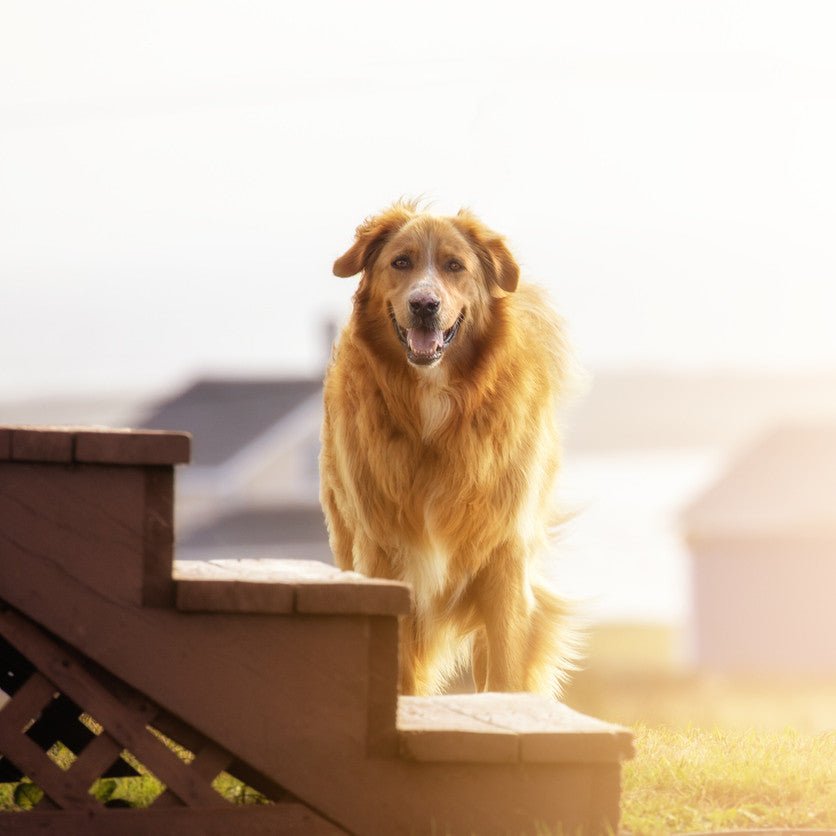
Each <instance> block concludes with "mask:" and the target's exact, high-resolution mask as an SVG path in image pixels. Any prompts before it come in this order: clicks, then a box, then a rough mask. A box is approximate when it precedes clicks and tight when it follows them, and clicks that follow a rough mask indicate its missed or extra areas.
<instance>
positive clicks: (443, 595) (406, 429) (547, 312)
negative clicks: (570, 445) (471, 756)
mask: <svg viewBox="0 0 836 836" xmlns="http://www.w3.org/2000/svg"><path fill="white" fill-rule="evenodd" d="M334 273H335V274H336V275H338V276H344V277H348V276H353V275H355V274H357V273H362V277H361V279H360V285H359V288H358V290H357V292H356V294H355V296H354V310H353V314H352V316H351V319H350V321H349V323H348V325H347V327H346V328H345V330H344V331H343V333H342V335H341V336H340V339H339V341H338V344H337V347H336V348H335V351H334V356H333V359H332V363H331V366H330V368H329V370H328V373H327V376H326V380H325V419H324V424H323V430H322V456H321V461H320V470H321V485H322V487H321V499H322V505H323V508H324V510H325V515H326V519H327V522H328V529H329V535H330V542H331V548H332V549H333V552H334V555H335V557H336V561H337V564H338V565H339V566H340V567H342V568H344V569H354V570H356V571H358V572H362V573H363V574H365V575H370V576H372V577H379V578H391V579H397V580H402V581H407V582H408V583H410V584H411V585H412V589H413V604H414V606H413V614H412V615H411V616H410V617H408V618H406V619H405V620H404V623H403V624H402V625H401V669H400V686H401V691H402V692H403V693H417V694H426V693H433V692H436V691H438V690H439V689H440V688H441V687H442V686H443V684H444V681H445V679H446V678H447V677H448V676H449V675H450V674H451V673H452V672H453V671H454V670H455V668H456V666H457V665H458V664H459V663H460V662H462V661H465V660H466V656H467V653H468V651H470V661H471V662H472V668H473V675H474V680H475V683H476V686H477V687H478V688H479V690H490V691H538V692H543V693H554V692H555V691H556V689H557V687H558V684H559V682H560V680H561V678H562V676H563V674H564V672H565V670H566V669H567V668H568V667H570V665H569V661H570V657H571V647H572V644H571V631H570V629H569V626H568V615H567V607H566V605H565V603H564V602H563V601H562V600H561V599H560V598H558V597H557V596H556V595H555V594H554V593H553V592H551V591H550V590H549V589H548V588H547V586H546V585H545V584H543V583H542V581H540V580H539V579H538V578H537V577H536V574H535V565H534V563H535V558H536V557H537V555H538V554H539V553H541V552H542V551H543V550H544V549H545V547H546V541H547V531H548V527H549V524H550V522H551V521H552V517H551V509H550V500H551V495H552V488H553V483H554V478H555V475H556V472H557V469H558V465H559V458H560V452H559V438H558V427H557V423H556V416H555V405H556V400H557V398H558V396H559V395H560V394H561V392H562V390H563V388H564V381H565V378H566V367H567V359H566V352H565V347H564V340H563V336H562V333H561V327H560V322H559V319H558V318H557V316H556V315H555V313H554V312H553V311H552V310H551V309H550V307H549V305H548V304H547V302H546V300H545V298H544V296H543V294H542V292H541V291H540V290H538V289H536V288H534V287H532V286H529V285H525V284H523V285H520V286H518V279H519V268H518V266H517V263H516V261H515V260H514V258H513V256H512V255H511V253H510V252H509V250H508V248H507V246H506V245H505V243H504V241H503V239H502V238H501V237H500V236H499V235H497V234H495V233H493V232H491V231H490V230H489V229H487V227H485V226H484V225H483V224H482V223H481V222H480V221H479V220H478V219H477V218H475V217H474V216H473V215H472V214H470V213H469V212H467V211H464V210H463V211H461V212H459V213H458V215H455V216H453V217H436V216H433V215H430V214H427V213H425V212H421V211H419V210H418V208H417V207H416V205H415V204H412V203H397V204H395V205H394V206H392V207H391V208H389V209H388V210H386V211H384V212H383V213H381V214H379V215H377V216H375V217H372V218H369V219H368V220H366V221H365V222H364V223H363V224H362V225H361V226H360V227H358V229H357V232H356V238H355V241H354V244H353V245H352V246H351V248H350V249H349V250H348V251H347V252H346V253H345V254H344V255H343V256H341V257H340V258H339V259H337V261H336V262H335V264H334ZM422 294H423V295H422ZM416 299H417V300H418V301H417V302H416V301H415V300H416ZM422 300H424V301H422ZM426 300H431V302H432V304H435V303H436V302H437V312H436V314H435V317H436V318H435V319H433V320H432V323H433V324H432V325H427V323H428V322H430V319H429V316H430V315H429V314H428V313H425V312H423V313H422V316H424V319H420V320H416V318H415V314H414V311H415V309H416V306H418V305H420V304H426V305H430V302H428V301H426ZM418 309H419V310H421V309H420V308H418ZM427 310H430V308H427ZM416 323H417V324H416ZM457 323H458V325H457ZM425 326H426V327H425ZM456 328H458V330H457V331H456ZM451 334H452V335H453V336H452V337H450V335H451ZM442 337H443V339H442ZM448 338H449V339H450V342H449V344H447V340H448ZM442 343H444V347H442ZM413 349H414V350H413Z"/></svg>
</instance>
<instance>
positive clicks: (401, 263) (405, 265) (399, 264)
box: [392, 255, 412, 270]
mask: <svg viewBox="0 0 836 836" xmlns="http://www.w3.org/2000/svg"><path fill="white" fill-rule="evenodd" d="M392 266H393V267H394V268H395V269H396V270H408V269H409V268H410V267H411V266H412V262H411V261H410V260H409V259H408V258H407V257H406V256H405V255H399V256H398V257H397V258H396V259H395V260H394V261H393V262H392Z"/></svg>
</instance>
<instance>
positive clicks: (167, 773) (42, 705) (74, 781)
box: [0, 608, 288, 810]
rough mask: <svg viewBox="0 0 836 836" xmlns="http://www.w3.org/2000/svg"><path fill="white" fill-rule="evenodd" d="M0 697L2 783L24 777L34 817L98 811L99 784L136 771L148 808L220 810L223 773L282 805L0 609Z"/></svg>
mask: <svg viewBox="0 0 836 836" xmlns="http://www.w3.org/2000/svg"><path fill="white" fill-rule="evenodd" d="M0 690H2V691H3V692H4V694H5V695H6V696H7V698H6V701H5V703H3V699H4V697H3V695H2V694H0V783H8V782H18V781H20V780H21V779H22V778H23V777H24V776H25V777H26V778H28V779H29V780H30V781H31V782H32V784H34V785H35V786H37V787H39V788H40V789H41V790H42V791H43V797H42V798H41V800H40V802H39V803H38V804H37V808H38V809H55V808H59V809H62V810H101V809H102V802H101V801H99V799H98V798H97V797H96V796H95V795H93V794H91V789H92V788H93V786H94V785H95V784H96V782H97V781H99V780H100V779H102V778H110V777H123V776H136V775H138V774H140V773H143V772H147V773H148V774H150V775H153V776H155V777H156V778H157V779H158V781H159V782H161V785H160V792H159V795H158V796H157V797H156V798H154V800H153V802H152V806H154V807H178V806H179V807H192V808H210V807H216V808H217V807H219V806H224V805H226V804H227V803H228V802H227V801H226V799H224V798H223V796H221V795H220V794H219V792H217V791H216V790H215V789H214V788H213V786H212V783H213V781H214V780H215V779H216V778H217V777H218V775H220V774H221V773H223V772H229V773H231V774H235V773H237V774H239V775H240V777H241V778H243V780H244V781H246V782H247V783H250V784H252V785H255V786H257V789H258V790H259V791H260V792H262V793H265V794H266V795H268V796H270V797H271V799H272V800H282V801H284V800H288V797H287V795H286V794H284V793H283V791H282V790H281V788H280V787H277V786H276V785H274V784H271V783H270V782H267V781H264V780H261V781H259V776H258V775H257V774H256V773H253V772H251V771H248V769H247V767H246V766H245V765H244V764H240V763H237V762H236V761H235V759H234V757H233V756H232V755H231V754H230V753H229V752H227V751H225V750H224V749H222V748H221V747H219V746H217V745H216V744H215V743H213V742H212V741H210V740H209V739H207V738H206V737H204V736H203V735H201V734H199V733H198V732H196V731H195V730H194V729H192V728H190V727H188V726H186V725H185V724H182V723H180V722H179V721H177V720H176V719H174V718H172V717H171V716H170V715H167V714H165V712H163V711H162V710H161V709H160V708H159V707H158V706H156V705H154V704H153V703H152V702H150V701H149V700H148V699H146V698H145V697H144V696H143V695H141V694H139V693H137V692H136V691H133V690H132V689H130V688H128V687H127V686H126V685H124V683H122V682H119V681H118V680H116V679H114V678H113V677H112V676H111V675H110V674H108V673H107V672H106V671H103V670H101V669H100V668H98V667H97V666H96V665H94V664H92V663H91V662H90V661H89V660H86V659H83V658H82V657H80V656H78V655H77V654H76V653H75V652H74V651H72V650H71V649H70V648H68V647H67V646H66V645H64V644H63V643H61V642H59V641H57V640H56V639H54V638H53V637H51V636H50V635H48V634H47V633H45V632H44V631H42V630H41V629H40V628H39V627H37V626H36V625H35V624H34V623H32V622H31V621H29V620H28V619H26V618H25V617H23V616H22V615H20V614H19V613H18V612H16V611H15V610H12V609H10V608H0ZM172 743H174V744H176V747H173V746H172ZM175 748H176V751H175ZM178 752H179V754H178ZM265 800H266V799H265ZM118 804H119V803H118V802H116V803H115V804H114V805H113V806H118Z"/></svg>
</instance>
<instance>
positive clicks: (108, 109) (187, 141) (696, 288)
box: [0, 0, 836, 398]
mask: <svg viewBox="0 0 836 836" xmlns="http://www.w3.org/2000/svg"><path fill="white" fill-rule="evenodd" d="M834 37H836V5H835V4H832V3H830V2H827V0H823V2H820V3H804V2H798V0H793V2H783V3H776V2H767V1H766V0H760V1H759V2H731V1H727V0H724V2H715V1H714V0H695V2H673V0H662V2H631V3H624V2H619V1H618V0H615V1H614V2H584V3H579V2H557V3H550V4H546V3H542V2H536V3H534V2H526V0H518V1H517V2H514V3H503V4H501V5H498V4H495V3H490V2H485V0H482V2H466V3H465V2H456V0H446V2H422V3H420V4H419V3H413V4H409V5H406V4H398V3H392V2H391V0H387V2H363V3H348V2H344V0H332V2H308V3H293V4H286V3H280V2H240V0H235V1H234V2H232V1H231V0H230V2H219V1H218V0H200V2H176V0H174V1H173V0H165V1H164V2H162V1H161V0H146V1H145V2H120V3H113V2H110V1H109V0H108V1H107V2H83V0H82V2H76V3H65V2H60V0H44V2H38V3H33V2H31V0H4V2H3V4H2V6H0V289H1V290H2V296H0V398H6V397H17V396H26V395H45V394H51V393H62V394H63V393H71V392H74V391H79V390H102V389H104V390H113V389H116V390H126V389H132V388H140V387H141V388H147V387H161V386H168V385H171V384H172V383H174V382H177V381H180V380H182V379H184V378H186V377H188V376H190V375H191V374H192V373H193V372H197V371H215V372H230V371H235V372H256V373H270V372H277V371H298V372H313V371H316V370H317V369H318V368H319V367H320V365H321V363H322V361H323V356H324V348H323V339H324V338H323V330H324V329H323V325H322V322H323V320H324V319H325V318H326V317H337V318H344V317H345V316H346V315H347V312H348V310H349V300H350V296H351V293H352V292H353V282H352V281H351V280H339V279H336V278H333V277H332V276H331V273H330V267H331V263H332V261H333V260H334V258H335V257H336V256H338V255H339V254H340V253H341V251H342V250H343V249H345V248H346V247H347V246H348V244H349V243H350V240H351V237H352V233H353V229H354V227H355V226H356V225H357V223H359V222H360V221H361V220H362V219H363V217H364V216H365V215H367V214H369V213H371V212H373V211H375V210H376V209H379V208H381V207H382V206H384V205H386V204H387V203H389V202H391V201H392V200H393V199H395V198H397V197H398V196H400V195H419V194H423V195H426V196H428V197H431V198H433V199H435V201H436V207H437V208H438V209H439V210H441V211H454V210H456V209H457V208H458V207H459V206H460V205H463V204H465V205H469V206H470V207H472V208H473V209H474V210H475V211H476V212H477V213H478V214H480V215H481V216H482V217H483V219H484V220H485V221H486V222H488V223H489V224H490V225H492V226H494V227H495V228H496V229H498V230H499V231H501V232H503V233H505V234H506V235H508V237H509V239H510V241H511V243H512V246H513V248H514V249H515V251H516V253H517V255H518V257H519V258H520V260H521V262H522V263H523V265H524V268H525V270H526V272H527V273H528V274H529V275H530V276H531V277H533V278H536V280H538V281H539V282H541V283H543V284H545V285H547V286H548V287H549V288H550V290H551V292H552V295H553V298H554V299H555V302H556V303H557V305H558V307H559V308H560V309H561V310H562V311H563V313H564V314H565V317H566V319H567V320H568V322H569V326H570V329H571V333H572V335H573V339H574V342H575V344H576V346H577V349H578V352H579V354H580V356H581V359H582V361H583V362H584V363H585V364H586V365H587V366H589V367H591V368H593V369H595V368H610V369H611V368H632V369H635V368H657V369H658V368H665V369H671V368H674V369H683V370H688V369H699V370H705V369H730V368H734V369H753V370H755V369H757V370H771V369H782V370H786V369H799V370H802V369H803V370H810V369H823V368H833V367H836V329H834V325H833V320H834V315H835V313H836V247H834V245H833V238H834V230H836V200H834V195H836V153H835V152H834V149H836V49H834V46H833V45H834Z"/></svg>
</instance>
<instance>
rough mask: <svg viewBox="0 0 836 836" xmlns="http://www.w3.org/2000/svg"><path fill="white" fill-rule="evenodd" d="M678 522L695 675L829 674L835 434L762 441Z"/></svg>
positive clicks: (835, 596)
mask: <svg viewBox="0 0 836 836" xmlns="http://www.w3.org/2000/svg"><path fill="white" fill-rule="evenodd" d="M683 522H684V525H685V530H686V535H687V541H688V544H689V547H690V550H691V555H692V563H693V607H694V613H693V615H694V636H693V638H694V650H695V654H696V662H697V664H698V665H699V666H700V667H702V668H707V669H712V670H718V671H729V672H731V671H736V672H784V673H805V672H806V673H822V674H825V673H826V674H833V673H834V672H836V425H833V426H829V427H819V428H812V427H807V428H805V427H785V428H782V429H779V430H777V431H775V432H773V433H771V434H770V435H768V436H767V437H766V438H764V439H762V440H761V441H760V442H759V443H757V444H756V445H754V446H753V447H752V448H751V449H749V450H748V451H747V452H745V453H744V454H743V455H742V456H741V457H740V458H738V459H737V460H736V461H734V462H733V464H732V466H731V468H730V470H729V472H728V473H727V474H726V475H725V476H724V477H723V478H722V479H720V481H719V482H717V483H716V484H715V485H714V486H713V487H711V488H710V489H709V490H708V491H707V492H706V493H705V494H703V495H702V496H701V497H699V498H698V499H697V500H696V502H694V503H693V504H692V505H691V506H690V507H689V508H688V509H687V511H686V512H685V514H684V517H683Z"/></svg>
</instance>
